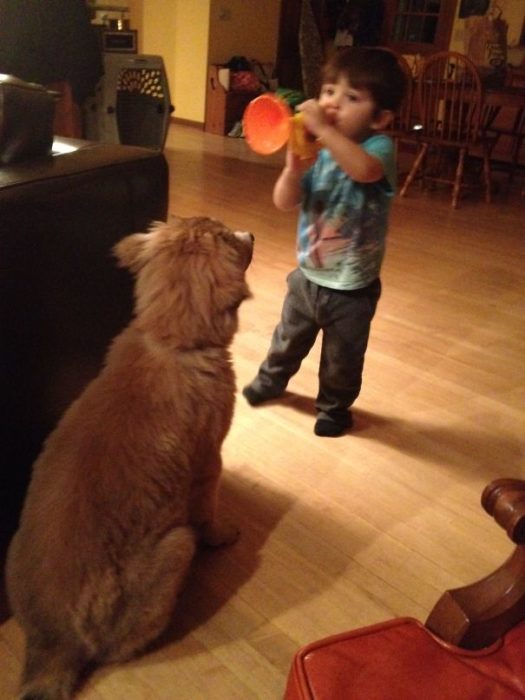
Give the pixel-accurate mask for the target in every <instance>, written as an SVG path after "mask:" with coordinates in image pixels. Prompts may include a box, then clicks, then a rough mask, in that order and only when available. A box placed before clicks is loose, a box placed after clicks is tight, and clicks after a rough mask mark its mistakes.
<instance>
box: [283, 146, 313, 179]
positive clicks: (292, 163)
mask: <svg viewBox="0 0 525 700" xmlns="http://www.w3.org/2000/svg"><path fill="white" fill-rule="evenodd" d="M314 162H315V157H313V158H300V157H299V156H298V155H297V154H296V153H294V152H293V150H292V148H291V146H290V144H288V146H287V148H286V161H285V166H284V167H285V168H286V169H287V170H289V171H290V172H292V173H297V174H299V175H301V174H302V173H303V172H305V171H306V170H308V168H310V167H311V166H312V164H313V163H314Z"/></svg>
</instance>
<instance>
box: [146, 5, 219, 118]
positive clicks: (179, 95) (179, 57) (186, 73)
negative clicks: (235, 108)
mask: <svg viewBox="0 0 525 700" xmlns="http://www.w3.org/2000/svg"><path fill="white" fill-rule="evenodd" d="M209 18H210V0H191V2H190V1H189V0H172V1H171V2H166V0H143V3H142V26H143V32H142V41H141V46H142V49H141V50H142V52H143V53H145V54H157V55H160V56H162V57H163V59H164V64H165V66H166V72H167V74H168V81H169V86H170V93H171V103H172V104H173V105H174V106H175V113H174V115H173V116H175V117H177V118H179V119H187V120H189V121H196V122H203V121H204V103H205V90H206V70H207V64H208V34H209Z"/></svg>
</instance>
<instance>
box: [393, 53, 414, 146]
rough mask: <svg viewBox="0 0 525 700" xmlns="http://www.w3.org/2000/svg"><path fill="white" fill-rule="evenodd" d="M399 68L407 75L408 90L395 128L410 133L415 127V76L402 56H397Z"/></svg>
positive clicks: (396, 119) (394, 125) (396, 118)
mask: <svg viewBox="0 0 525 700" xmlns="http://www.w3.org/2000/svg"><path fill="white" fill-rule="evenodd" d="M396 58H397V62H398V64H399V67H400V68H401V70H402V71H403V73H404V74H405V78H406V90H405V96H404V98H403V101H402V102H401V105H400V107H399V109H398V110H397V113H396V116H395V118H394V123H393V128H394V129H398V130H401V131H404V132H409V131H410V130H411V129H412V127H413V126H414V109H415V107H414V97H415V94H414V93H415V90H414V75H413V73H412V69H411V68H410V66H409V64H408V61H407V60H406V58H405V57H404V56H403V55H402V54H396Z"/></svg>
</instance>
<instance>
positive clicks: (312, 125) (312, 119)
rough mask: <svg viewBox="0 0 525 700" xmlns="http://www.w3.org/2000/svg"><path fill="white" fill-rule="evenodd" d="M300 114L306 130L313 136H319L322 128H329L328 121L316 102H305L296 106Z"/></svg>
mask: <svg viewBox="0 0 525 700" xmlns="http://www.w3.org/2000/svg"><path fill="white" fill-rule="evenodd" d="M297 109H298V110H299V112H301V113H302V115H303V119H304V125H305V127H306V129H308V131H309V132H310V133H312V134H313V135H314V136H319V135H320V131H321V130H322V128H323V127H324V126H330V121H329V119H328V117H327V116H326V113H325V111H324V109H323V108H322V107H320V106H319V102H318V101H317V100H313V99H312V100H306V102H302V103H301V104H300V105H298V106H297Z"/></svg>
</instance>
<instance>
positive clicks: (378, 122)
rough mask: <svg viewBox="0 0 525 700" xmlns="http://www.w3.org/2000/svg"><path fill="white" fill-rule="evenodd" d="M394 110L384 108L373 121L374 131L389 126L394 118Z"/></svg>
mask: <svg viewBox="0 0 525 700" xmlns="http://www.w3.org/2000/svg"><path fill="white" fill-rule="evenodd" d="M394 116H395V115H394V112H393V111H392V110H391V109H382V110H381V111H380V112H379V113H378V114H377V115H376V117H375V118H374V121H373V122H372V129H374V131H382V130H383V129H386V128H387V126H388V125H389V124H390V122H391V121H392V120H393V118H394Z"/></svg>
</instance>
